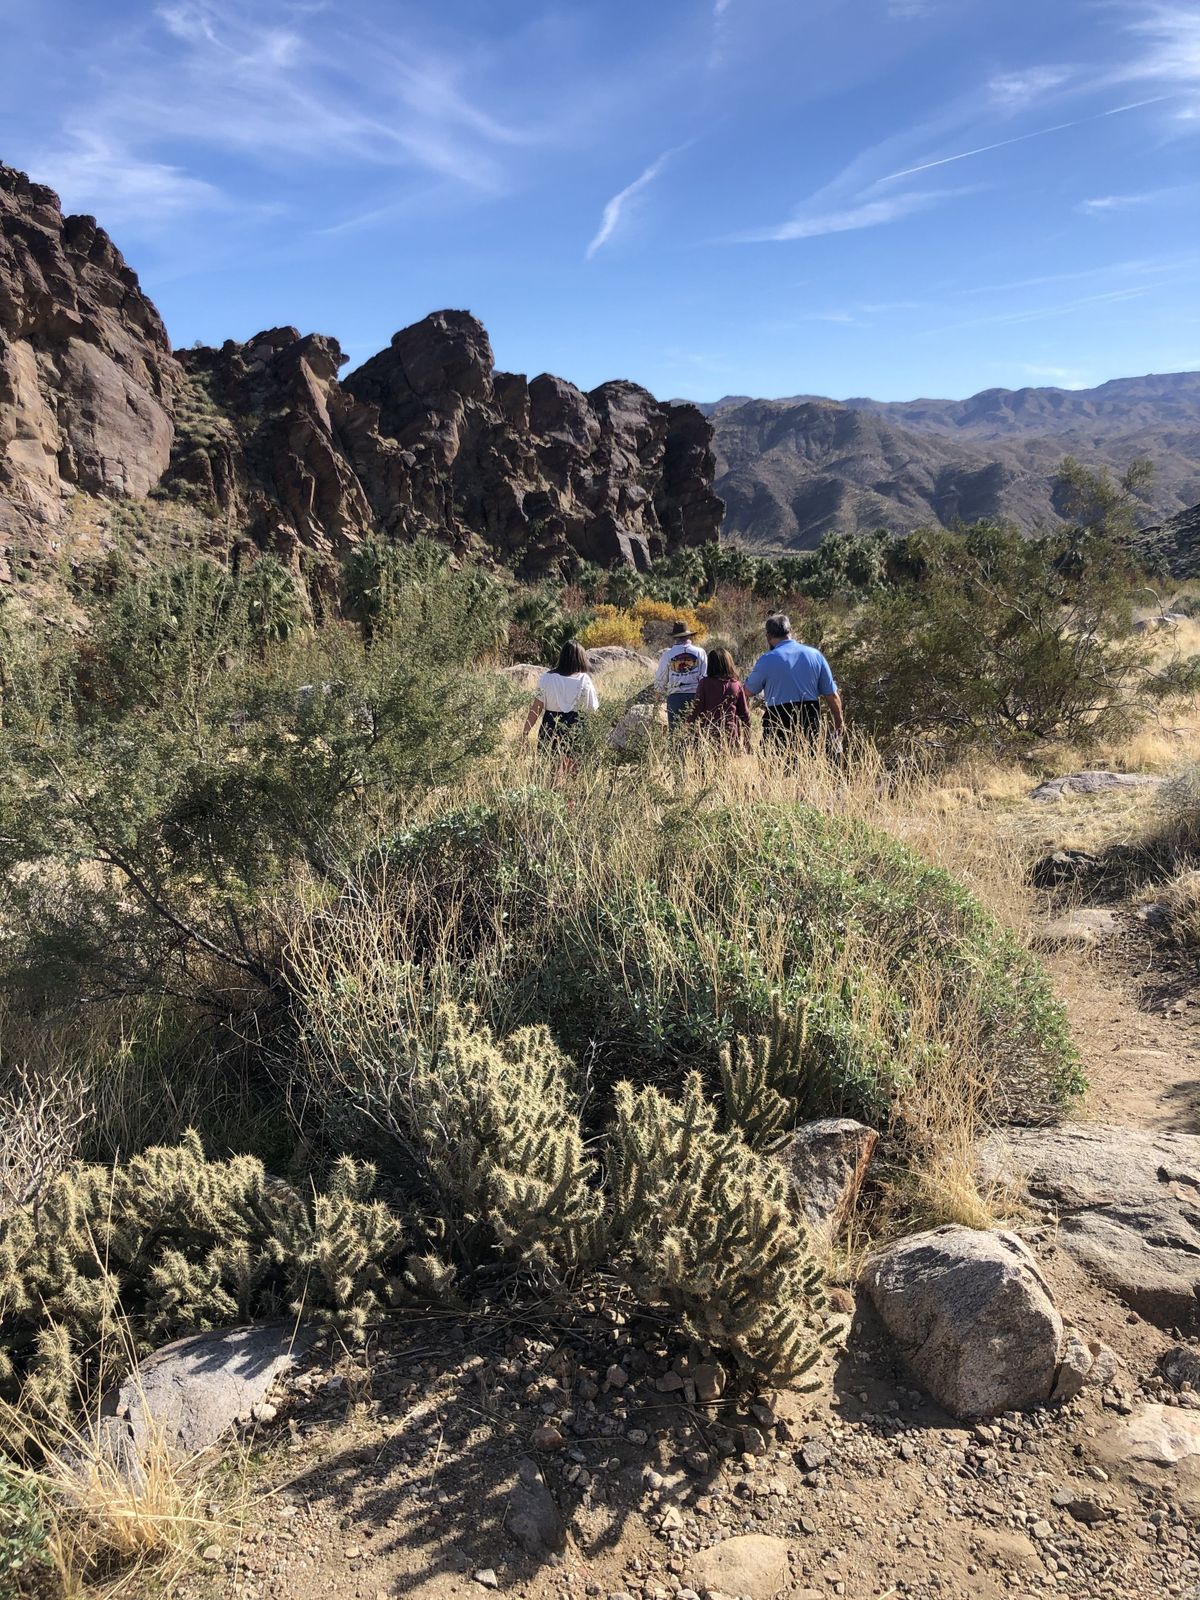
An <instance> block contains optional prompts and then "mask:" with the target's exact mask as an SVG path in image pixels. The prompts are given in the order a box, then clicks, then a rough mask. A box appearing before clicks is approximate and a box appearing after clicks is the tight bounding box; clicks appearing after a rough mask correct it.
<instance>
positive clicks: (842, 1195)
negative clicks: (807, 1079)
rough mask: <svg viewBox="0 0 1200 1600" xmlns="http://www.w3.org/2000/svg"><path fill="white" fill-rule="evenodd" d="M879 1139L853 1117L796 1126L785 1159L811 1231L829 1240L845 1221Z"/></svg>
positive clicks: (798, 1205) (852, 1206) (793, 1189)
mask: <svg viewBox="0 0 1200 1600" xmlns="http://www.w3.org/2000/svg"><path fill="white" fill-rule="evenodd" d="M878 1143H879V1135H878V1134H877V1133H876V1132H875V1130H874V1128H868V1127H866V1126H864V1124H863V1123H861V1122H855V1121H854V1120H853V1118H851V1117H823V1118H821V1119H820V1120H819V1121H817V1122H806V1123H805V1124H804V1125H803V1127H800V1128H797V1129H796V1131H795V1133H794V1134H793V1135H792V1138H791V1141H790V1142H789V1144H788V1145H787V1147H786V1148H785V1149H784V1151H783V1152H782V1160H783V1163H784V1165H785V1166H786V1167H787V1169H788V1176H789V1177H790V1178H791V1183H792V1194H793V1197H794V1201H795V1205H796V1208H797V1210H798V1211H799V1212H800V1214H801V1216H802V1217H803V1218H804V1220H805V1223H806V1224H807V1226H808V1228H809V1231H810V1232H811V1233H813V1234H816V1235H819V1236H821V1237H822V1238H825V1239H828V1238H829V1237H831V1236H832V1235H833V1234H834V1233H836V1232H837V1230H838V1228H839V1227H841V1225H842V1224H843V1223H844V1222H845V1220H846V1218H847V1217H848V1216H849V1214H850V1212H851V1211H852V1210H853V1208H854V1203H855V1201H856V1200H857V1199H858V1192H859V1190H860V1189H861V1188H862V1182H863V1179H864V1177H865V1176H866V1172H867V1168H868V1167H869V1166H870V1164H871V1158H872V1156H874V1154H875V1147H876V1145H877V1144H878Z"/></svg>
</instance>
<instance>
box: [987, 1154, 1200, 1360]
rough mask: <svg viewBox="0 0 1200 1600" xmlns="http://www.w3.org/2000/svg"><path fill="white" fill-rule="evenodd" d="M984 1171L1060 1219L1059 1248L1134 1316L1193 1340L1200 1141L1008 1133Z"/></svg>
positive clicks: (1198, 1293) (1199, 1282) (1199, 1325)
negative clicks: (1018, 1185)
mask: <svg viewBox="0 0 1200 1600" xmlns="http://www.w3.org/2000/svg"><path fill="white" fill-rule="evenodd" d="M981 1165H982V1166H983V1169H984V1171H985V1172H986V1173H988V1174H990V1175H992V1176H994V1177H998V1178H1001V1179H1002V1180H1007V1181H1009V1182H1023V1183H1024V1184H1025V1186H1026V1187H1027V1188H1028V1191H1029V1193H1030V1195H1032V1196H1033V1198H1034V1199H1035V1200H1038V1201H1040V1202H1042V1204H1044V1205H1045V1206H1046V1207H1047V1209H1048V1210H1049V1211H1050V1212H1051V1213H1052V1214H1053V1216H1054V1217H1055V1219H1056V1220H1057V1223H1058V1242H1059V1244H1060V1246H1061V1247H1062V1248H1063V1249H1064V1250H1067V1251H1069V1253H1070V1254H1071V1255H1072V1256H1074V1257H1075V1259H1076V1260H1077V1261H1078V1262H1079V1263H1080V1265H1081V1266H1083V1267H1085V1268H1086V1269H1087V1270H1088V1271H1089V1272H1091V1273H1092V1274H1093V1275H1094V1276H1095V1277H1096V1278H1098V1279H1099V1281H1100V1282H1101V1283H1103V1284H1104V1285H1105V1286H1106V1287H1107V1288H1109V1289H1111V1290H1112V1291H1113V1292H1114V1293H1115V1294H1118V1295H1119V1296H1120V1297H1121V1299H1122V1300H1124V1301H1125V1303H1126V1304H1127V1305H1129V1306H1131V1307H1132V1308H1133V1310H1134V1311H1136V1312H1138V1313H1139V1314H1140V1315H1141V1316H1143V1317H1146V1318H1147V1319H1148V1320H1149V1321H1151V1322H1154V1323H1157V1324H1158V1326H1159V1327H1161V1328H1179V1329H1182V1330H1184V1331H1186V1332H1188V1333H1196V1332H1200V1135H1196V1134H1188V1133H1152V1132H1147V1131H1145V1130H1143V1129H1138V1128H1117V1127H1100V1126H1094V1125H1087V1126H1078V1127H1063V1128H1012V1129H1008V1130H1006V1132H1005V1133H1004V1134H1003V1135H1000V1134H997V1135H995V1136H994V1137H993V1138H992V1139H991V1140H989V1141H988V1143H987V1144H986V1145H985V1146H984V1148H983V1151H982V1156H981Z"/></svg>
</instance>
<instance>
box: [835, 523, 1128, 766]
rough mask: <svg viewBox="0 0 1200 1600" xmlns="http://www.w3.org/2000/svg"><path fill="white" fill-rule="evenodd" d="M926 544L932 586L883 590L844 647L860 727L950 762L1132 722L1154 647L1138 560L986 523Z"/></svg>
mask: <svg viewBox="0 0 1200 1600" xmlns="http://www.w3.org/2000/svg"><path fill="white" fill-rule="evenodd" d="M926 544H927V551H926V559H927V562H928V565H927V567H926V569H925V571H924V576H923V577H922V579H921V581H920V582H919V583H916V584H908V585H904V586H902V587H900V588H896V589H892V590H890V591H886V592H883V593H881V594H879V595H878V596H877V597H876V598H875V599H873V600H872V601H870V602H869V603H868V604H867V605H866V606H865V607H864V608H863V610H862V611H861V613H860V614H859V615H858V616H857V617H855V619H854V620H853V623H852V625H851V626H849V627H847V628H846V629H844V630H843V632H842V636H841V638H840V639H838V640H836V641H835V642H834V644H833V655H834V658H835V660H836V663H837V675H838V681H839V685H840V687H841V689H842V692H843V694H844V696H845V699H846V702H847V704H848V705H850V706H852V707H853V714H854V717H855V721H856V722H857V723H859V724H860V725H862V726H864V727H865V728H866V729H867V730H868V731H869V732H870V733H871V734H872V736H873V737H875V738H876V739H877V740H878V741H879V742H880V743H881V744H883V745H885V746H893V747H894V746H897V745H903V744H905V743H906V742H913V741H922V742H929V741H932V742H933V743H935V744H936V745H937V746H939V747H940V748H942V749H943V750H944V751H946V752H947V753H953V752H956V751H961V750H962V749H964V748H967V747H969V746H972V745H985V746H990V747H992V748H994V749H1002V748H1005V747H1012V746H1017V747H1020V746H1023V745H1028V744H1030V743H1033V742H1035V741H1039V740H1046V739H1064V740H1074V741H1085V740H1087V739H1098V738H1103V737H1105V736H1106V735H1109V734H1112V733H1115V732H1118V731H1121V730H1124V729H1126V728H1127V727H1128V725H1129V720H1130V718H1131V716H1132V715H1134V714H1135V712H1134V707H1133V705H1132V704H1131V702H1132V701H1133V700H1134V699H1135V698H1136V693H1137V691H1138V689H1139V688H1140V686H1141V680H1142V677H1143V674H1144V670H1145V666H1146V651H1145V647H1144V646H1143V644H1142V643H1141V642H1140V641H1139V640H1138V639H1136V638H1135V637H1134V636H1133V634H1132V631H1131V620H1132V619H1131V610H1130V602H1129V594H1130V592H1131V590H1130V583H1131V565H1130V561H1129V558H1128V553H1127V552H1125V551H1123V549H1122V548H1121V547H1119V546H1118V545H1116V544H1114V543H1113V542H1112V541H1111V540H1109V539H1107V538H1104V537H1102V536H1101V535H1094V534H1090V533H1088V532H1086V531H1085V530H1081V529H1078V528H1068V529H1066V530H1065V531H1063V532H1060V533H1056V534H1053V535H1048V536H1046V537H1045V538H1042V539H1026V538H1024V537H1023V536H1022V535H1021V534H1020V533H1018V532H1017V531H1016V530H1015V529H1007V528H1000V527H996V526H993V525H991V524H986V523H980V524H977V525H976V526H975V527H973V528H969V529H967V530H965V532H964V533H962V534H945V535H942V536H941V537H940V538H938V537H935V536H932V535H930V536H927V540H926Z"/></svg>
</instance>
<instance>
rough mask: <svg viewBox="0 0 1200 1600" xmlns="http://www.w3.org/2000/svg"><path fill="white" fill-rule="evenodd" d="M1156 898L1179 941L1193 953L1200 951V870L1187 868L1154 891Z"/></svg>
mask: <svg viewBox="0 0 1200 1600" xmlns="http://www.w3.org/2000/svg"><path fill="white" fill-rule="evenodd" d="M1154 899H1155V900H1156V901H1157V902H1158V903H1159V905H1161V906H1165V907H1166V912H1167V921H1168V924H1169V926H1170V929H1171V933H1172V935H1173V936H1174V938H1175V940H1176V942H1177V943H1178V944H1182V945H1186V946H1187V947H1188V948H1189V949H1191V950H1197V949H1200V868H1196V867H1185V868H1184V870H1183V871H1182V872H1180V873H1178V874H1177V876H1175V877H1174V878H1171V879H1169V880H1168V882H1167V883H1165V884H1161V885H1159V886H1157V887H1156V888H1155V890H1154Z"/></svg>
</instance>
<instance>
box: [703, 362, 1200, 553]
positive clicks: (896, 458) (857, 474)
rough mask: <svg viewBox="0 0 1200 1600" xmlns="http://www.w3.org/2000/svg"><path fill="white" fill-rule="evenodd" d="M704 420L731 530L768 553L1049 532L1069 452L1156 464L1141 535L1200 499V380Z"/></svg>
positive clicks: (1117, 464)
mask: <svg viewBox="0 0 1200 1600" xmlns="http://www.w3.org/2000/svg"><path fill="white" fill-rule="evenodd" d="M701 409H702V410H704V411H705V412H706V414H707V415H709V416H710V417H711V418H712V421H713V424H714V428H715V445H716V452H717V489H718V491H719V493H720V494H721V495H722V496H723V497H724V499H725V501H726V503H727V508H728V509H727V513H726V518H725V529H726V532H727V534H728V535H729V536H731V537H734V538H737V539H740V540H742V541H744V542H745V543H746V544H748V545H750V546H752V547H755V548H759V549H762V550H771V549H797V550H804V549H811V548H813V547H814V546H815V545H816V544H818V543H819V542H820V540H821V538H822V537H823V535H824V534H826V533H828V532H831V531H833V530H835V529H840V530H847V531H852V532H860V533H861V532H869V531H870V530H872V529H873V528H876V527H886V528H891V529H893V530H894V531H897V532H907V531H909V530H911V529H912V528H915V527H919V526H920V525H921V524H923V523H927V522H934V523H938V524H941V525H943V526H945V527H954V526H956V525H958V524H959V523H961V522H972V521H975V520H977V519H978V518H980V517H995V518H1004V519H1011V520H1012V521H1014V522H1016V523H1018V524H1019V525H1020V526H1021V527H1023V528H1025V529H1028V530H1030V531H1033V530H1035V529H1037V528H1040V527H1046V526H1049V525H1051V524H1052V523H1053V522H1054V521H1055V520H1056V519H1057V518H1058V517H1059V516H1061V514H1062V506H1061V503H1059V502H1058V500H1057V498H1056V494H1055V474H1056V470H1057V468H1058V465H1059V463H1060V462H1061V460H1062V458H1063V457H1064V456H1065V455H1073V456H1075V457H1076V458H1078V459H1079V460H1080V461H1082V462H1083V463H1084V464H1085V465H1087V466H1088V467H1089V468H1091V469H1093V470H1095V469H1103V468H1108V469H1110V470H1112V471H1113V472H1114V473H1116V474H1120V473H1121V472H1124V471H1125V470H1126V469H1127V468H1128V466H1129V465H1130V463H1131V462H1133V461H1135V460H1139V459H1143V460H1147V461H1149V462H1150V463H1151V464H1152V466H1153V469H1154V470H1153V475H1152V477H1151V479H1150V481H1149V482H1148V484H1147V485H1146V487H1145V489H1144V491H1143V493H1142V496H1141V503H1140V507H1139V519H1140V521H1141V523H1142V524H1143V525H1144V526H1158V525H1160V524H1163V523H1168V522H1170V519H1172V518H1173V517H1176V516H1177V515H1178V514H1179V513H1180V512H1185V511H1187V510H1188V509H1190V508H1191V507H1192V506H1194V505H1195V504H1196V503H1197V502H1198V501H1200V373H1194V372H1178V373H1167V374H1163V375H1151V376H1148V377H1144V378H1120V379H1114V380H1113V381H1112V382H1109V383H1105V384H1102V385H1101V386H1100V387H1099V388H1096V389H1085V390H1065V389H1021V390H1007V389H989V390H985V391H984V392H983V393H981V394H977V395H973V396H972V397H971V398H969V399H967V400H959V401H948V400H913V401H902V402H881V401H875V400H866V399H852V400H847V401H845V402H842V403H839V402H836V401H831V400H822V399H818V398H816V397H813V396H798V397H795V398H793V399H786V400H750V399H746V398H744V397H738V396H733V397H729V398H727V399H724V400H720V401H716V402H714V403H712V404H707V405H704V406H702V408H701ZM1175 542H1176V543H1178V539H1176V540H1175Z"/></svg>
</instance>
